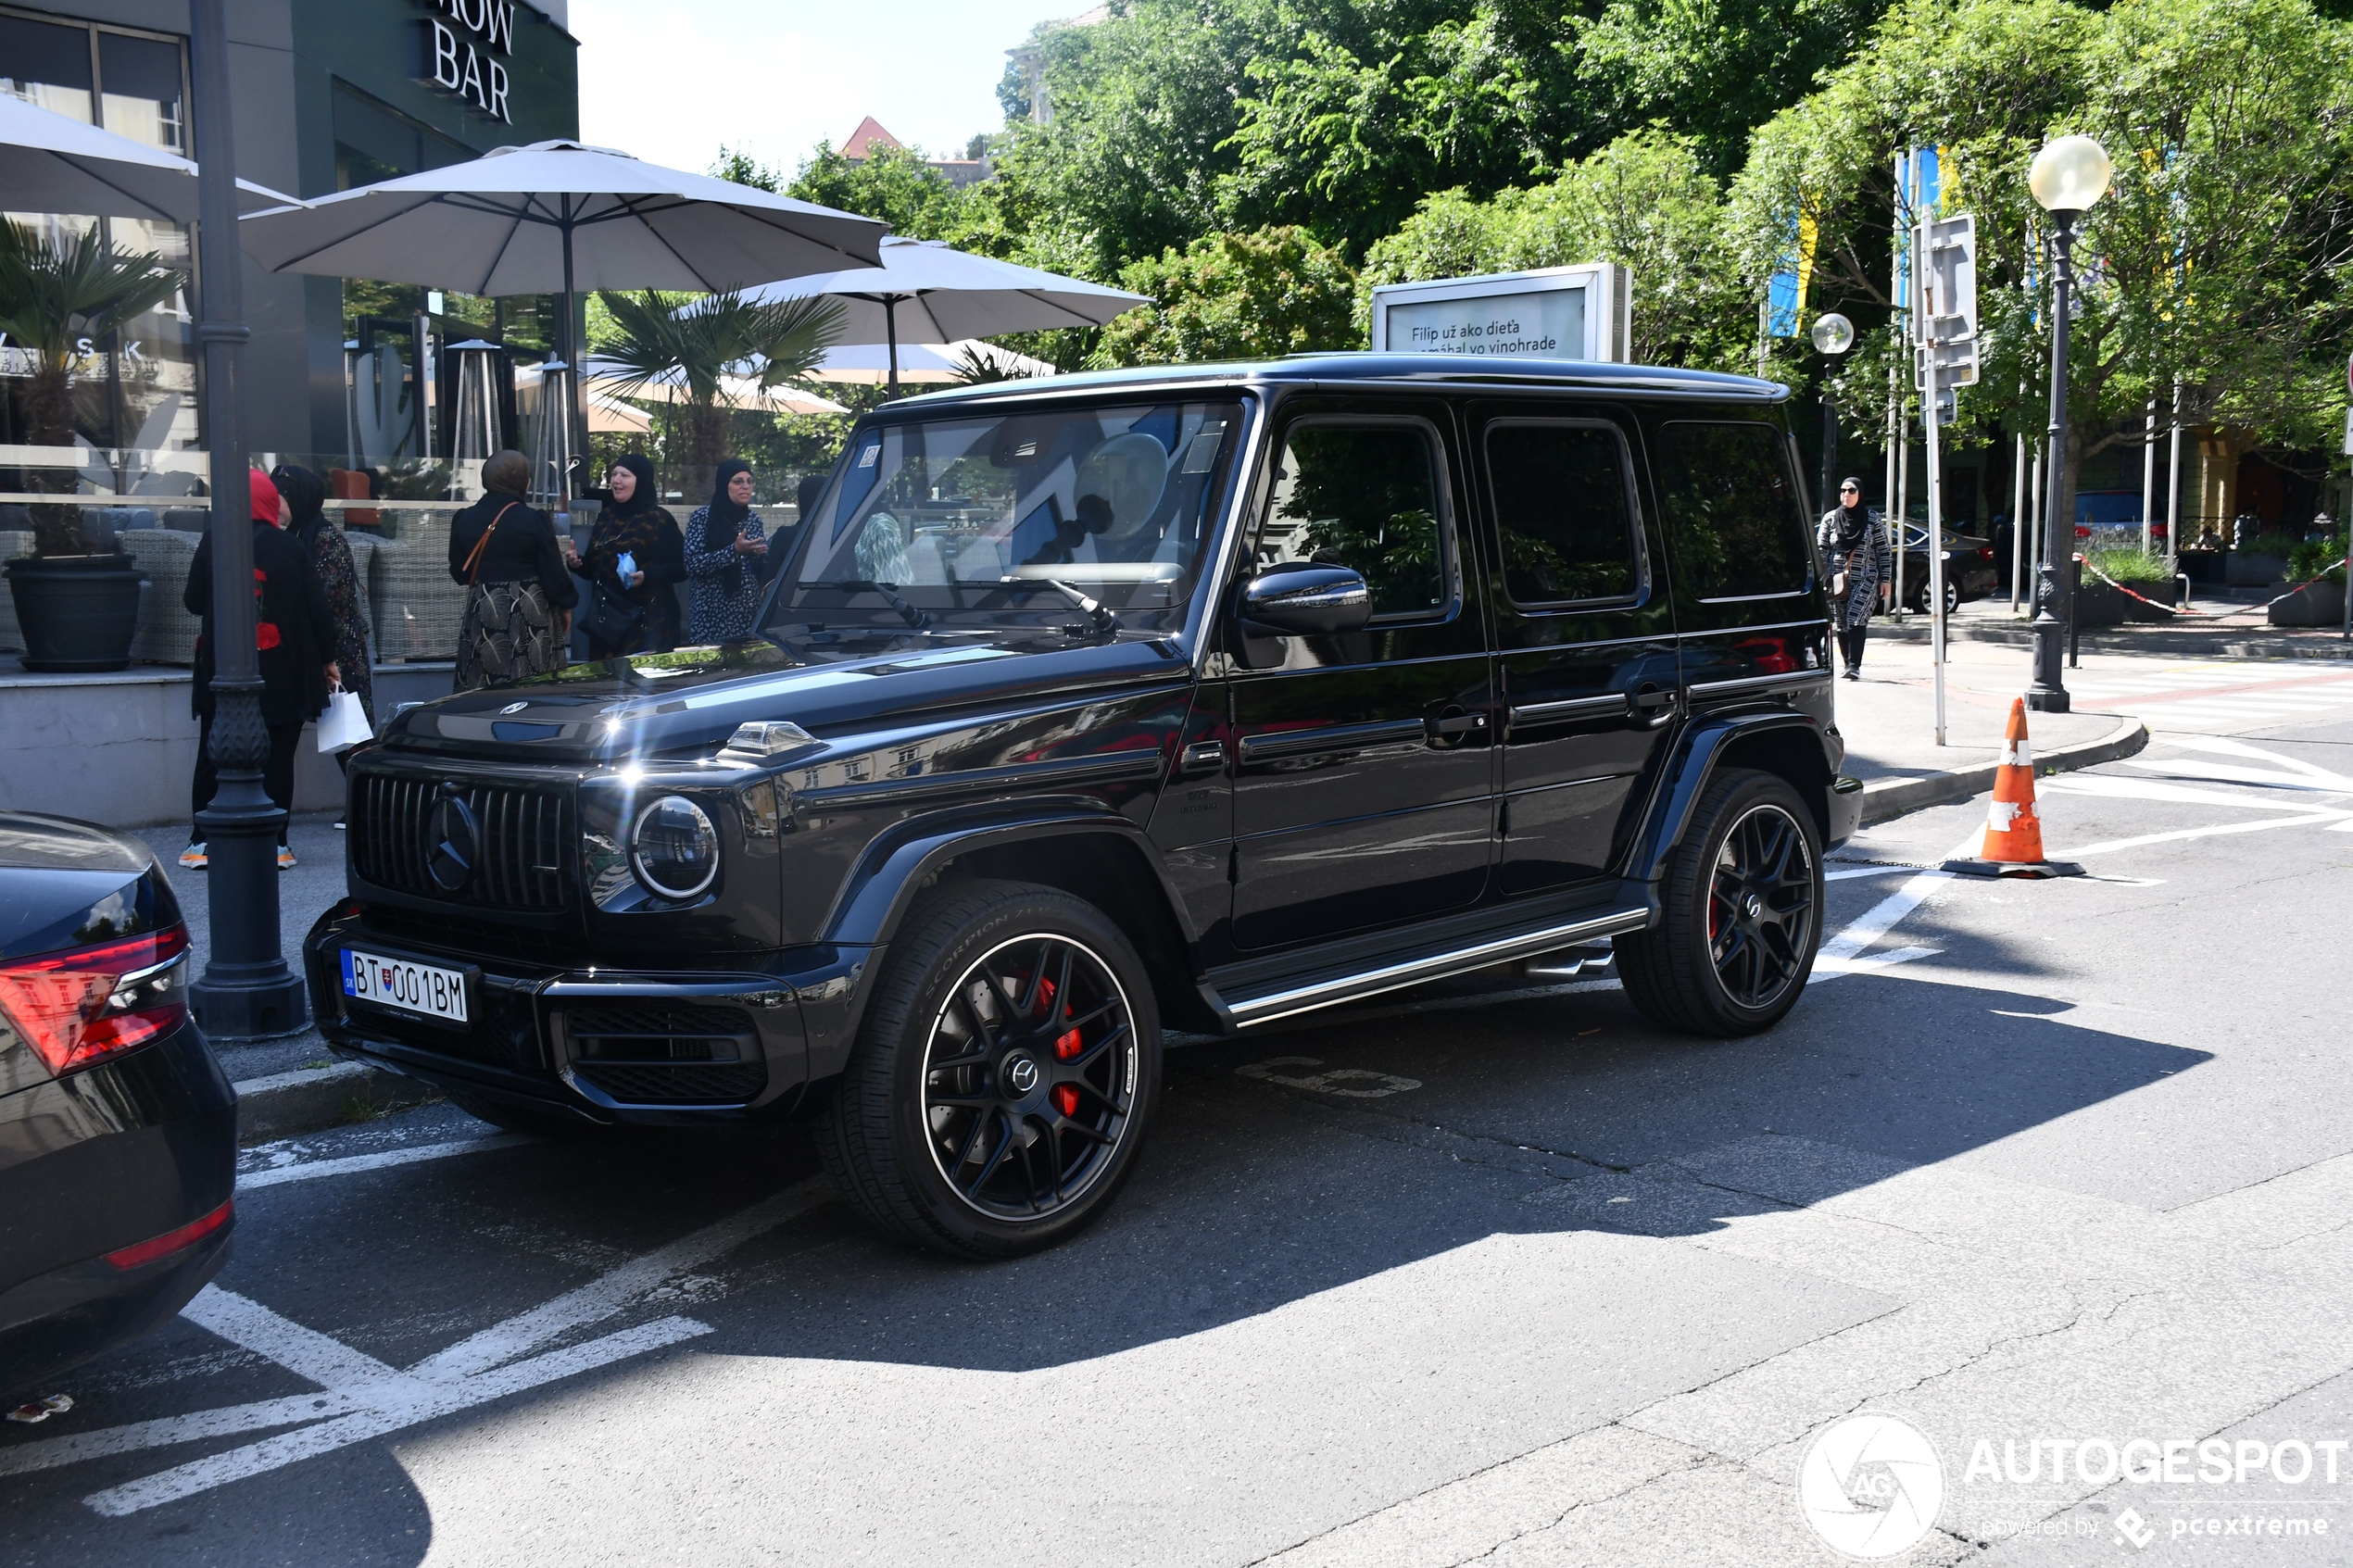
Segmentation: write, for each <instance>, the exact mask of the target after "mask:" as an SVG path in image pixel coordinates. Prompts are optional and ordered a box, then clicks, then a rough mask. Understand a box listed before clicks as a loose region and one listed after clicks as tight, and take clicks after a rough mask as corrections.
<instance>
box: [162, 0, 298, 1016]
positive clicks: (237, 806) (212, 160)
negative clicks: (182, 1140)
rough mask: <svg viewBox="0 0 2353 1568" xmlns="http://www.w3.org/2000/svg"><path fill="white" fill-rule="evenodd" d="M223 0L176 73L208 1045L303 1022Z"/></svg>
mask: <svg viewBox="0 0 2353 1568" xmlns="http://www.w3.org/2000/svg"><path fill="white" fill-rule="evenodd" d="M221 10H222V0H189V6H188V11H189V27H188V68H189V77H190V82H189V86H190V88H191V89H192V101H191V103H190V106H189V107H190V111H191V117H192V119H193V120H194V128H195V148H196V153H197V158H198V162H197V177H196V194H197V213H198V222H197V225H196V264H197V267H198V268H199V270H200V279H199V282H200V284H201V295H202V297H201V301H200V307H201V312H202V314H201V315H200V317H199V319H198V320H197V324H196V341H197V342H198V343H200V344H202V345H204V375H205V383H204V398H205V405H204V406H205V423H206V427H207V440H206V449H207V454H208V458H209V461H210V465H211V484H212V704H213V707H212V729H211V744H212V759H213V763H214V765H215V766H216V767H217V768H218V769H219V770H220V788H219V790H218V791H217V792H216V793H215V794H214V796H213V797H212V804H211V805H210V806H208V807H207V808H206V809H204V810H202V811H200V812H198V813H197V814H196V834H197V836H198V837H200V838H202V839H203V840H204V841H205V846H206V854H207V855H208V857H209V860H210V866H211V870H210V872H209V886H208V894H209V896H210V897H209V901H210V907H211V910H212V955H211V958H210V960H208V962H207V964H206V965H205V972H204V977H203V978H202V979H200V980H198V981H197V982H196V983H195V985H194V986H192V987H191V988H190V992H189V1001H190V1005H191V1007H192V1008H193V1010H195V1015H196V1019H197V1022H199V1023H201V1024H202V1025H203V1026H204V1030H205V1032H206V1033H207V1034H208V1035H211V1036H212V1037H213V1038H214V1039H216V1040H235V1039H256V1038H259V1037H262V1036H265V1035H285V1034H291V1033H293V1032H294V1031H296V1030H297V1029H300V1028H302V1027H303V1026H304V1025H305V1024H307V1023H308V1022H309V1012H308V1008H307V1007H306V1006H305V1005H304V999H303V987H302V982H301V981H300V980H299V979H298V978H296V975H295V974H294V972H292V971H291V970H289V969H288V968H287V967H286V960H285V959H284V957H283V955H282V954H281V953H280V952H279V950H278V853H277V845H278V830H279V829H280V828H281V827H282V826H283V825H284V822H285V820H286V814H285V813H284V812H283V811H281V810H280V809H278V808H277V807H276V806H274V805H273V804H271V799H270V796H269V793H268V792H267V791H266V790H265V789H264V788H263V787H262V782H261V771H262V767H263V765H264V764H265V763H266V762H267V761H268V760H269V758H270V731H269V729H268V727H267V726H266V725H265V724H264V723H263V721H262V717H261V665H260V661H259V659H258V658H257V657H256V655H255V647H254V621H255V615H254V591H253V527H252V523H251V521H250V519H251V517H252V504H251V503H252V496H251V495H250V493H249V491H248V489H247V482H246V479H245V398H244V393H243V389H242V387H241V386H240V384H239V378H240V376H241V374H242V369H243V365H242V362H243V360H244V358H245V339H246V337H247V336H248V335H249V334H248V333H247V332H246V331H245V283H244V278H243V275H242V274H243V268H244V265H245V257H244V253H243V251H242V250H241V249H240V247H239V245H238V244H237V187H236V176H237V170H236V157H235V153H234V145H235V144H234V142H233V132H232V131H231V128H230V121H229V105H230V95H229V50H228V30H227V27H226V26H225V24H224V22H223V20H222V16H221Z"/></svg>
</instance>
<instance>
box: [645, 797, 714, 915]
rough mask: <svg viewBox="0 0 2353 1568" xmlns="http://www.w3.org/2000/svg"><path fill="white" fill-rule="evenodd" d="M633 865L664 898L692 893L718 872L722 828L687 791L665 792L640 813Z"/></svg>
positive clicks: (650, 886) (707, 884) (647, 889)
mask: <svg viewBox="0 0 2353 1568" xmlns="http://www.w3.org/2000/svg"><path fill="white" fill-rule="evenodd" d="M629 869H630V870H631V871H633V872H636V873H637V880H638V881H639V882H641V883H643V884H645V887H646V891H647V892H648V893H651V894H653V895H654V896H655V897H661V898H692V897H696V896H697V895H698V894H700V893H701V892H702V891H703V889H705V888H707V887H709V886H710V885H711V882H712V880H713V879H715V878H716V877H717V876H718V875H719V830H718V829H717V828H715V827H713V826H711V818H710V817H709V816H707V815H706V814H705V813H704V811H703V809H702V808H701V807H699V806H698V805H696V804H695V803H694V802H693V801H691V800H689V799H687V798H686V797H685V796H683V795H665V796H663V797H661V799H659V800H657V801H655V802H654V803H653V804H652V805H650V806H648V807H647V808H646V809H644V810H642V811H640V812H638V813H637V825H636V826H635V828H632V829H631V830H630V833H629Z"/></svg>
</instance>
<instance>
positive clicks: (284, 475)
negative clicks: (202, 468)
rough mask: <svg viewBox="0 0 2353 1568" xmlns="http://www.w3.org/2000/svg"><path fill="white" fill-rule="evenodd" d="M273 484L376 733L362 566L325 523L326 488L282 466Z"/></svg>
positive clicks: (350, 687) (347, 683) (340, 667)
mask: <svg viewBox="0 0 2353 1568" xmlns="http://www.w3.org/2000/svg"><path fill="white" fill-rule="evenodd" d="M270 482H271V483H272V484H275V485H276V486H277V487H278V496H279V498H280V499H281V500H283V501H284V502H285V503H286V515H287V517H288V518H289V519H290V520H291V521H288V522H287V524H286V535H287V537H289V538H291V539H292V540H293V541H294V542H295V543H296V544H297V545H299V546H302V553H303V554H304V555H306V556H308V557H309V558H310V570H311V571H314V572H316V573H317V574H318V577H319V586H320V587H321V588H322V589H324V590H325V591H326V595H327V612H328V613H329V614H330V615H332V616H333V617H334V622H335V646H334V650H333V652H334V661H335V668H336V670H337V671H340V672H341V673H342V676H343V689H344V690H345V691H347V692H354V693H357V694H358V695H359V706H360V707H361V708H363V709H367V712H368V723H369V725H370V726H371V728H372V727H373V726H374V724H375V721H376V690H375V682H374V681H373V679H372V678H371V665H370V663H369V659H368V585H367V584H366V583H362V582H360V581H359V565H358V563H357V562H355V561H354V560H353V559H352V558H351V545H350V543H349V541H347V540H346V539H345V538H344V536H343V530H342V529H340V528H337V527H336V526H335V525H334V524H333V523H332V522H330V521H327V512H326V500H327V485H326V482H325V481H324V480H321V478H320V477H319V476H318V475H317V474H315V473H312V472H311V471H310V470H308V469H306V468H298V467H296V465H295V464H293V463H280V464H279V465H278V466H277V467H276V468H274V469H272V470H270ZM335 760H336V761H337V762H341V761H343V760H344V754H343V753H342V752H337V753H335ZM337 825H338V826H340V825H341V824H340V823H338V824H337Z"/></svg>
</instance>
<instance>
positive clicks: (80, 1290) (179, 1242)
mask: <svg viewBox="0 0 2353 1568" xmlns="http://www.w3.org/2000/svg"><path fill="white" fill-rule="evenodd" d="M188 980H189V975H188V932H187V928H186V927H185V926H184V925H182V923H181V921H180V906H179V903H178V902H177V901H176V900H175V899H174V898H173V897H172V894H171V884H170V882H169V881H167V880H166V878H165V874H164V871H163V867H162V866H161V865H160V864H159V863H157V859H156V856H155V852H154V851H153V850H151V849H149V848H148V847H146V846H145V845H144V844H142V843H140V842H139V841H138V840H137V839H135V838H132V837H130V836H128V835H126V834H118V833H111V832H108V831H107V829H105V828H101V827H96V826H94V825H92V824H91V823H88V822H73V821H70V820H69V819H66V818H63V817H49V816H41V815H36V814H34V813H31V812H26V811H0V1396H8V1397H14V1396H17V1395H20V1394H24V1393H30V1392H35V1391H37V1388H36V1386H37V1385H39V1384H40V1383H41V1382H42V1381H43V1380H44V1379H47V1378H50V1377H53V1376H55V1375H56V1374H58V1373H60V1372H63V1371H65V1370H66V1369H67V1368H69V1367H71V1366H73V1365H75V1364H77V1363H79V1362H81V1361H87V1360H89V1359H90V1358H91V1357H93V1356H95V1355H97V1354H99V1353H100V1352H102V1351H104V1350H106V1349H108V1348H111V1347H113V1346H116V1345H119V1344H120V1343H122V1342H123V1341H124V1340H127V1339H132V1338H135V1337H137V1336H140V1335H143V1334H145V1333H147V1332H148V1331H149V1330H151V1329H153V1328H156V1327H157V1326H158V1325H159V1324H161V1323H164V1322H165V1321H167V1320H168V1319H170V1317H171V1315H172V1314H173V1313H175V1312H177V1311H179V1310H180V1309H181V1308H182V1306H184V1305H185V1304H186V1303H187V1300H188V1298H190V1297H192V1296H194V1295H195V1293H196V1292H197V1291H198V1290H199V1289H201V1288H202V1287H203V1286H204V1283H205V1281H207V1280H208V1279H210V1278H211V1277H212V1275H213V1274H214V1273H215V1272H216V1271H218V1270H219V1269H220V1265H221V1264H222V1263H223V1262H225V1261H227V1260H228V1257H229V1235H230V1230H231V1228H232V1223H233V1222H232V1209H231V1201H232V1189H233V1187H234V1185H235V1181H236V1165H237V1101H236V1096H235V1094H234V1093H233V1091H232V1090H231V1088H230V1086H229V1080H228V1078H227V1077H226V1075H224V1074H223V1073H221V1071H220V1063H219V1062H218V1061H216V1060H214V1059H213V1055H212V1049H211V1047H209V1046H208V1045H207V1044H206V1043H205V1039H204V1036H203V1035H201V1034H199V1033H198V1032H197V1029H196V1026H195V1022H192V1021H191V1020H190V1018H189V1016H188Z"/></svg>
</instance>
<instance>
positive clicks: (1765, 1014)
mask: <svg viewBox="0 0 2353 1568" xmlns="http://www.w3.org/2000/svg"><path fill="white" fill-rule="evenodd" d="M1801 859H1802V862H1803V863H1802V865H1801V864H1800V863H1799V861H1800V860H1801ZM1659 894H1660V902H1661V915H1660V919H1659V923H1658V924H1656V925H1655V926H1653V927H1651V928H1650V929H1649V930H1647V931H1638V932H1630V933H1629V934H1627V935H1623V936H1620V937H1618V938H1617V961H1618V972H1619V973H1620V974H1621V975H1622V976H1623V978H1624V981H1625V985H1626V994H1627V995H1628V996H1629V997H1631V998H1633V1002H1634V1005H1635V1006H1636V1007H1638V1008H1640V1009H1642V1011H1643V1013H1644V1014H1646V1015H1647V1016H1648V1017H1649V1018H1651V1019H1652V1020H1653V1021H1654V1022H1657V1023H1660V1024H1662V1025H1664V1026H1665V1027H1667V1028H1669V1029H1674V1030H1678V1031H1680V1032H1681V1033H1684V1034H1688V1035H1714V1036H1717V1037H1718V1038H1723V1039H1729V1038H1732V1037H1735V1036H1738V1035H1754V1034H1756V1033H1758V1032H1760V1031H1762V1030H1766V1029H1769V1028H1771V1027H1772V1026H1773V1025H1774V1024H1776V1023H1778V1022H1780V1021H1781V1018H1782V1017H1783V1015H1785V1014H1786V1013H1787V1012H1788V1011H1789V1010H1790V1009H1791V1008H1793V1007H1794V1006H1796V1005H1797V998H1798V997H1799V996H1800V994H1802V993H1803V992H1804V991H1805V989H1806V978H1807V976H1809V975H1810V974H1812V972H1813V970H1814V955H1815V953H1816V952H1817V951H1818V949H1819V947H1820V946H1821V931H1822V914H1821V911H1822V847H1821V837H1820V830H1819V829H1818V827H1817V826H1816V825H1815V822H1814V813H1813V812H1812V811H1810V810H1808V809H1806V803H1805V802H1804V801H1803V800H1801V799H1800V798H1799V797H1798V794H1797V791H1796V790H1794V789H1793V788H1791V787H1790V784H1789V783H1788V781H1786V780H1784V779H1782V778H1781V777H1780V776H1779V775H1778V774H1774V773H1766V772H1759V771H1755V770H1754V769H1749V768H1730V769H1726V770H1725V771H1722V772H1720V773H1718V775H1717V777H1716V778H1715V779H1713V780H1711V781H1710V782H1709V784H1708V786H1707V792H1706V793H1705V795H1703V796H1702V797H1700V802H1699V805H1698V806H1697V807H1696V808H1695V809H1694V810H1693V812H1692V825H1691V828H1690V830H1689V831H1688V832H1687V833H1686V834H1685V835H1684V837H1683V841H1682V843H1681V844H1680V845H1679V846H1677V847H1676V849H1675V851H1674V854H1673V855H1672V857H1671V858H1670V859H1668V861H1667V874H1666V875H1665V877H1663V878H1662V879H1661V881H1660V887H1659ZM1751 895H1754V896H1755V897H1754V902H1753V903H1752V902H1751V899H1750V896H1751ZM1728 924H1729V927H1730V929H1729V930H1727V926H1728Z"/></svg>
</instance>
